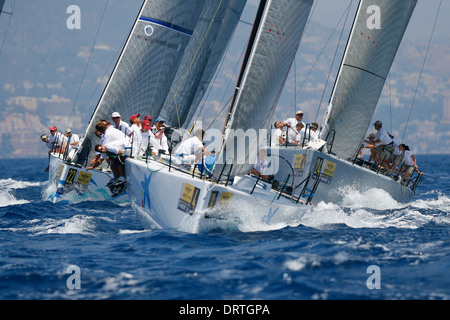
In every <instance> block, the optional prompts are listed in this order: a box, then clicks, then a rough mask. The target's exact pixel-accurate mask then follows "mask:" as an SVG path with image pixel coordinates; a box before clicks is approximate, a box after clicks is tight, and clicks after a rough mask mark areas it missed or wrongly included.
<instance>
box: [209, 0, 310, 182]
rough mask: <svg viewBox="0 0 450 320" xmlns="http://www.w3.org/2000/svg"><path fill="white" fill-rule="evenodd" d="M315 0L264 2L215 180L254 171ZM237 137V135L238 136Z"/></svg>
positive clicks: (253, 32) (222, 146) (262, 2)
mask: <svg viewBox="0 0 450 320" xmlns="http://www.w3.org/2000/svg"><path fill="white" fill-rule="evenodd" d="M312 4H313V0H266V1H264V0H263V1H261V4H260V7H259V10H258V14H257V17H256V20H255V23H254V26H253V31H252V34H251V36H250V41H249V45H248V48H247V52H246V55H245V57H244V63H243V66H242V69H241V73H240V76H239V79H238V82H237V85H236V89H235V94H234V97H233V101H232V103H231V106H230V110H229V113H228V117H227V121H226V123H225V129H224V139H223V143H222V145H221V147H220V148H219V153H218V157H217V159H218V160H217V162H216V165H215V168H214V178H215V180H219V179H220V180H223V179H225V178H227V177H233V176H235V175H237V174H246V173H248V172H249V171H250V170H251V168H252V167H253V164H254V162H255V159H256V155H257V152H258V137H257V133H258V130H259V129H262V128H267V127H268V121H269V119H270V118H271V116H272V114H273V112H274V109H275V107H276V105H277V102H278V99H279V96H280V94H281V91H282V89H283V86H284V83H285V81H286V78H287V75H288V74H289V70H290V67H291V65H292V62H293V60H294V58H295V55H296V52H297V49H298V46H299V44H300V40H301V38H302V35H303V31H304V28H305V25H306V22H307V19H308V17H309V13H310V11H311V7H312ZM236 136H237V137H236Z"/></svg>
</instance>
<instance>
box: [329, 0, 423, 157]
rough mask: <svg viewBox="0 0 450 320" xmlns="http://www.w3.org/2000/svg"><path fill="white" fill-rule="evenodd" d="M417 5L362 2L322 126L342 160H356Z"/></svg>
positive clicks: (411, 2) (410, 1) (407, 0)
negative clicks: (354, 158)
mask: <svg viewBox="0 0 450 320" xmlns="http://www.w3.org/2000/svg"><path fill="white" fill-rule="evenodd" d="M416 3H417V1H416V0H402V1H392V0H361V1H360V4H359V7H358V11H357V14H356V17H355V21H354V23H353V27H352V31H351V34H350V37H349V41H348V44H347V47H346V51H345V53H344V58H343V61H342V63H341V67H340V70H339V73H338V77H337V79H336V82H335V85H334V88H333V93H332V95H331V99H330V104H329V106H328V109H327V113H326V115H325V118H324V121H323V123H322V132H321V138H322V139H324V140H325V139H326V138H327V137H330V139H331V137H332V138H333V147H332V151H333V153H335V154H336V155H337V156H338V157H339V158H342V159H351V158H353V157H355V156H356V153H357V152H358V150H359V147H360V145H361V142H362V140H363V139H364V135H365V134H366V131H367V129H368V127H369V125H370V121H371V120H372V117H373V114H374V112H375V109H376V106H377V104H378V100H379V98H380V95H381V93H382V90H383V87H384V84H385V82H386V79H387V77H388V74H389V71H390V69H391V66H392V63H393V61H394V59H395V56H396V54H397V51H398V48H399V46H400V43H401V40H402V38H403V35H404V33H405V31H406V27H407V26H408V23H409V20H410V18H411V16H412V14H413V11H414V8H415V6H416ZM331 132H333V133H334V134H333V135H331V134H330V133H331Z"/></svg>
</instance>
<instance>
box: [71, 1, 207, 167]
mask: <svg viewBox="0 0 450 320" xmlns="http://www.w3.org/2000/svg"><path fill="white" fill-rule="evenodd" d="M204 2H205V0H189V1H185V0H151V1H147V0H146V1H144V3H143V5H142V7H141V10H140V12H139V15H138V17H137V19H136V22H135V24H134V27H133V29H132V31H131V33H130V35H129V37H128V40H127V42H126V44H125V46H124V48H123V50H122V53H121V55H120V58H119V60H118V62H117V64H116V66H115V69H114V71H113V73H112V75H111V77H110V79H109V82H108V84H107V86H106V88H105V90H104V92H103V94H102V97H101V99H100V102H99V103H98V105H97V108H96V110H95V112H94V114H93V115H92V117H91V120H90V123H89V125H88V127H87V130H86V135H85V139H84V141H83V144H82V150H81V153H80V154H79V155H78V160H77V162H78V163H80V164H83V163H85V161H87V159H88V158H91V157H92V156H93V155H94V145H95V144H96V142H97V141H98V139H97V137H96V136H95V124H96V122H97V121H99V120H102V119H108V120H109V119H110V118H111V114H112V112H115V111H117V112H119V113H120V114H121V115H122V117H123V121H127V120H128V117H129V116H130V115H132V114H137V113H140V114H142V115H143V116H144V115H152V116H153V117H154V116H156V114H157V112H158V113H159V111H160V109H161V106H162V104H163V103H164V100H165V99H166V96H167V94H168V91H169V89H170V84H171V83H172V81H173V78H174V76H175V74H176V72H177V69H178V66H179V64H180V62H181V59H182V58H183V55H184V51H185V49H186V46H187V45H188V43H189V41H190V39H191V37H192V34H193V30H194V28H195V26H196V24H197V21H198V19H199V16H200V13H201V12H202V7H203V4H204Z"/></svg>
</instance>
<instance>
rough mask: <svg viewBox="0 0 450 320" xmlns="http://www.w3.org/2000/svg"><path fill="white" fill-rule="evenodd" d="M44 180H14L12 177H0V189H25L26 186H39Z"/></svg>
mask: <svg viewBox="0 0 450 320" xmlns="http://www.w3.org/2000/svg"><path fill="white" fill-rule="evenodd" d="M43 183H44V182H30V181H16V180H14V179H11V178H8V179H0V190H2V189H3V190H4V189H25V188H28V187H39V186H41V185H42V184H43Z"/></svg>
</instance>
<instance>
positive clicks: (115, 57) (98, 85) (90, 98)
mask: <svg viewBox="0 0 450 320" xmlns="http://www.w3.org/2000/svg"><path fill="white" fill-rule="evenodd" d="M127 38H128V36H126V37H125V40H124V41H122V42H121V45H120V46H119V49H118V50H117V51H116V53H115V54H114V56H113V57H112V60H111V62H110V63H109V65H108V67H107V68H106V70H105V72H104V73H103V76H102V77H101V78H100V80H99V81H98V83H97V86H96V87H95V89H94V91H93V92H92V94H91V96H90V97H89V101H91V100H92V98H93V97H94V94H95V93H96V92H97V90H98V88H99V87H100V85H101V83H102V81H103V79H105V78H106V80H107V79H108V78H110V76H111V74H110V76H109V77H106V74H107V73H108V71H109V70H110V69H111V67H112V65H113V64H114V62H115V61H117V60H118V59H119V57H120V52H121V50H120V48H123V47H124V46H125V44H126V43H127ZM113 69H114V68H113ZM113 71H114V70H113ZM113 71H111V73H112V72H113Z"/></svg>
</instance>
